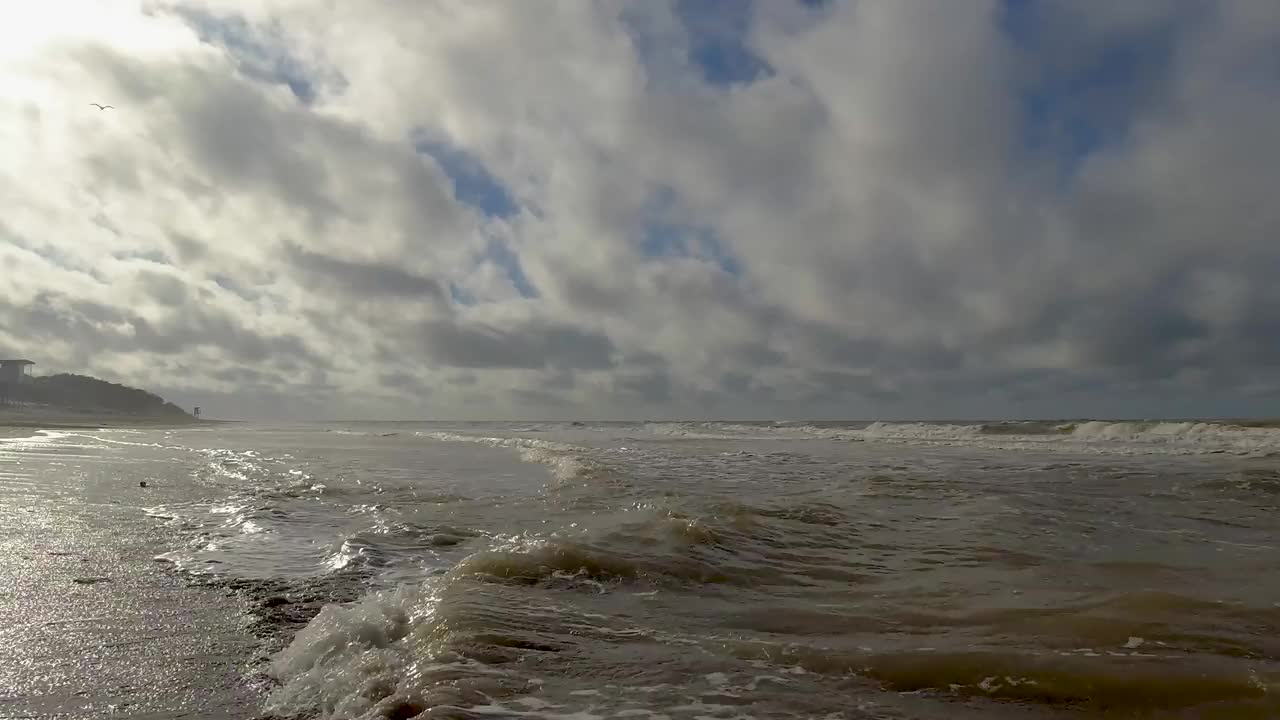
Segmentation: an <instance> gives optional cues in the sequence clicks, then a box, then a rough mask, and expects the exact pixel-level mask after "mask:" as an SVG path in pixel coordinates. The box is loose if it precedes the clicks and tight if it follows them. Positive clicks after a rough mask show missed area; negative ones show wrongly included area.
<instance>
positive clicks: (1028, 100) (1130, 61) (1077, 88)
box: [1001, 0, 1186, 177]
mask: <svg viewBox="0 0 1280 720" xmlns="http://www.w3.org/2000/svg"><path fill="white" fill-rule="evenodd" d="M1049 7H1050V6H1048V5H1047V4H1046V3H1044V2H1042V1H1041V0H1004V2H1003V4H1002V6H1001V9H1002V14H1001V28H1002V30H1003V31H1004V33H1005V34H1006V36H1007V37H1008V38H1009V41H1010V44H1011V45H1012V47H1013V50H1014V52H1015V53H1016V54H1017V55H1018V57H1019V59H1020V60H1021V62H1022V67H1023V68H1024V69H1025V70H1027V71H1028V77H1029V80H1028V81H1027V82H1026V83H1025V84H1024V86H1023V88H1022V90H1021V92H1020V93H1019V97H1018V100H1019V108H1020V113H1021V118H1020V120H1021V137H1022V142H1023V145H1024V147H1025V148H1026V149H1027V150H1029V151H1031V152H1033V153H1047V154H1048V155H1049V156H1050V157H1052V158H1053V161H1054V163H1055V164H1056V166H1057V169H1058V171H1059V173H1060V175H1061V176H1063V177H1071V176H1072V175H1074V173H1075V171H1076V169H1077V168H1078V167H1079V166H1080V164H1081V163H1082V162H1083V161H1084V160H1085V159H1086V158H1088V157H1089V156H1090V155H1092V154H1094V153H1096V152H1098V151H1100V150H1102V149H1104V148H1106V147H1108V146H1111V145H1114V144H1116V143H1119V142H1123V141H1124V139H1125V138H1127V137H1128V134H1129V131H1130V129H1131V128H1132V126H1133V123H1134V121H1135V120H1136V119H1137V116H1138V113H1139V111H1140V110H1141V109H1142V108H1146V107H1150V104H1151V102H1152V101H1153V100H1156V99H1158V98H1159V97H1160V96H1161V95H1162V93H1163V92H1164V90H1165V89H1166V87H1167V82H1168V79H1169V74H1170V72H1171V71H1170V67H1171V65H1172V62H1173V49H1174V47H1175V45H1176V40H1177V36H1178V33H1179V32H1180V31H1181V29H1182V25H1183V21H1185V20H1186V17H1181V18H1180V19H1179V22H1165V23H1154V24H1152V25H1151V26H1149V27H1144V28H1141V29H1136V30H1132V31H1130V32H1127V33H1125V34H1124V35H1123V36H1117V37H1114V38H1107V39H1104V40H1103V42H1105V44H1104V45H1103V46H1102V47H1101V49H1100V50H1099V51H1098V52H1095V53H1090V54H1088V55H1080V54H1074V53H1065V52H1064V53H1062V54H1060V55H1055V54H1054V53H1053V52H1046V51H1047V50H1051V48H1049V46H1050V44H1052V43H1055V42H1056V43H1061V44H1062V45H1061V46H1060V47H1066V48H1069V47H1070V42H1071V39H1070V37H1069V36H1065V35H1064V34H1063V33H1062V30H1061V28H1057V27H1055V26H1054V23H1053V22H1052V18H1051V15H1050V13H1049V12H1047V10H1048V8H1049Z"/></svg>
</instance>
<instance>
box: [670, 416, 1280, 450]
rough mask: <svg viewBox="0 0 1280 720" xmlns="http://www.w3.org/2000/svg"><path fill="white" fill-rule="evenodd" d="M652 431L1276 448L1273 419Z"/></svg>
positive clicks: (1054, 445)
mask: <svg viewBox="0 0 1280 720" xmlns="http://www.w3.org/2000/svg"><path fill="white" fill-rule="evenodd" d="M645 429H646V430H647V431H648V432H650V433H653V434H656V435H660V436H663V437H669V438H679V439H687V440H763V439H772V440H785V439H795V440H838V441H846V442H848V441H874V442H890V443H906V444H922V445H930V444H931V445H956V446H974V447H981V448H988V449H993V450H1030V449H1042V450H1049V451H1055V450H1063V451H1069V452H1070V451H1081V452H1091V453H1105V454H1111V453H1114V454H1174V455H1201V454H1223V453H1226V454H1236V455H1268V454H1272V453H1280V427H1276V426H1271V425H1267V424H1258V425H1247V424H1232V423H1223V422H1199V421H1187V422H1168V421H1118V422H1113V421H1100V420H1090V421H1078V422H1043V421H1041V422H997V423H971V424H955V423H911V422H880V421H877V422H870V423H845V424H831V425H814V424H791V423H788V424H779V423H761V424H740V423H716V422H702V423H649V424H646V426H645Z"/></svg>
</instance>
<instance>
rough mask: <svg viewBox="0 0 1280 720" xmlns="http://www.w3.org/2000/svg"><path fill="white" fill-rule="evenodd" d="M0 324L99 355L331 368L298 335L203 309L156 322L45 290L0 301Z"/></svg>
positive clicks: (191, 309)
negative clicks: (213, 354)
mask: <svg viewBox="0 0 1280 720" xmlns="http://www.w3.org/2000/svg"><path fill="white" fill-rule="evenodd" d="M0 320H2V321H3V324H4V326H5V328H6V329H7V330H8V331H9V332H11V333H13V334H14V335H16V336H18V337H21V338H24V339H28V340H31V339H38V340H41V341H45V342H48V341H55V342H65V343H70V344H72V345H74V346H75V347H76V348H78V349H80V350H81V351H82V352H84V353H90V354H95V355H101V354H104V353H122V354H127V353H132V352H138V351H141V352H150V353H155V354H158V355H174V354H178V353H182V352H185V351H188V350H191V349H193V348H196V347H208V348H213V349H217V350H221V351H222V352H224V353H225V354H226V355H227V356H228V357H229V358H231V359H233V360H236V361H240V362H249V363H262V362H266V361H269V360H280V361H284V362H288V361H297V360H305V361H306V362H308V363H309V364H311V365H314V366H318V367H324V366H325V365H326V364H327V361H326V360H325V359H324V358H322V357H320V356H318V355H317V354H316V353H314V352H313V351H312V350H311V349H310V348H308V347H307V345H306V344H305V343H304V342H303V341H302V340H301V339H300V338H298V337H297V336H295V335H290V334H279V335H259V334H257V333H255V332H252V331H250V330H248V329H246V328H245V327H243V326H242V325H241V324H240V323H238V322H236V321H235V320H234V319H233V318H232V317H230V316H229V315H227V314H225V313H222V312H219V311H216V310H213V309H210V308H202V307H200V306H192V307H187V308H185V309H180V312H176V313H171V314H168V315H167V316H166V317H164V318H163V319H162V320H160V321H156V322H153V321H151V320H148V319H146V318H144V317H142V316H140V315H137V314H134V313H132V312H129V311H128V310H124V309H120V308H115V307H111V306H107V305H103V304H101V303H98V302H94V301H90V300H80V299H76V298H72V297H70V296H67V295H65V294H62V293H57V292H43V293H40V294H39V295H37V296H36V297H35V298H33V299H32V300H31V301H30V302H28V303H22V304H14V303H8V302H4V301H0Z"/></svg>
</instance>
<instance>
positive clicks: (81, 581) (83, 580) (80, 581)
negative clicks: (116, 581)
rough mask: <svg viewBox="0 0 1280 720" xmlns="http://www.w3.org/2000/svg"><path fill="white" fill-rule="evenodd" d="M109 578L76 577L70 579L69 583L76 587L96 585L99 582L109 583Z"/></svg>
mask: <svg viewBox="0 0 1280 720" xmlns="http://www.w3.org/2000/svg"><path fill="white" fill-rule="evenodd" d="M110 580H111V578H109V577H78V578H72V579H71V582H73V583H76V584H77V585H97V584H98V583H100V582H110Z"/></svg>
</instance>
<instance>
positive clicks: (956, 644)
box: [0, 421, 1280, 720]
mask: <svg viewBox="0 0 1280 720" xmlns="http://www.w3.org/2000/svg"><path fill="white" fill-rule="evenodd" d="M0 476H3V477H0V479H3V478H4V477H7V478H9V479H10V480H12V479H13V478H17V477H21V478H22V479H23V481H22V482H23V483H25V484H26V485H38V484H39V483H41V482H43V481H42V480H41V479H42V478H45V479H48V478H53V477H55V476H57V477H61V478H66V477H80V478H86V479H87V480H86V482H87V481H88V479H92V480H94V481H95V482H99V483H100V484H101V483H108V484H115V485H113V486H118V487H119V488H120V491H119V492H120V494H121V495H120V496H121V497H125V496H126V495H127V497H129V498H136V505H137V507H136V508H135V507H132V506H129V507H127V508H126V510H125V511H127V512H128V513H132V514H134V515H136V516H137V521H138V522H140V523H145V524H146V525H147V527H150V528H152V529H153V531H154V532H153V533H152V534H150V535H148V537H149V538H150V539H148V540H147V542H148V543H150V545H148V547H149V548H152V549H151V550H149V551H148V553H149V554H150V553H154V557H153V558H151V562H153V563H154V564H155V566H156V567H159V568H161V569H162V571H163V572H164V573H166V574H168V575H171V576H173V577H176V578H179V579H180V580H181V581H182V582H183V583H188V584H191V585H193V586H200V587H205V588H221V589H222V590H223V591H225V592H230V593H236V594H238V595H239V596H241V597H243V598H245V599H246V601H245V604H244V608H245V610H244V613H245V615H246V623H247V627H250V628H251V629H252V630H253V633H254V636H255V637H256V638H258V642H259V643H260V645H258V646H257V647H256V648H246V649H245V655H244V658H243V665H242V667H243V675H244V677H243V680H244V682H245V683H251V684H253V686H254V688H255V692H258V693H259V695H260V698H261V707H260V712H261V713H262V714H263V716H264V717H276V718H343V719H346V718H368V719H372V718H388V719H403V718H412V717H419V718H431V719H435V720H438V719H441V718H546V719H548V720H596V719H605V718H633V719H635V720H682V719H686V718H687V719H690V720H692V719H703V718H712V719H718V720H729V719H738V718H822V719H835V718H851V719H852V718H921V719H926V718H927V719H934V718H938V719H946V720H955V719H957V718H997V719H999V718H1081V717H1107V718H1184V717H1185V718H1278V717H1280V429H1277V428H1275V427H1268V426H1248V425H1233V424H1227V423H1217V422H1158V421H1152V422H1089V421H1073V422H1035V423H1031V422H1016V423H882V422H875V423H867V422H860V423H805V422H760V423H731V422H653V423H596V422H574V423H305V424H289V425H284V424H281V425H266V424H238V423H237V424H220V425H205V426H198V427H190V428H181V429H144V430H121V429H114V430H105V429H104V430H62V431H46V432H41V433H39V434H37V435H36V436H35V437H32V438H26V439H11V440H7V441H4V442H3V443H0ZM13 482H16V481H13ZM143 482H145V483H147V488H141V487H140V483H143ZM11 484H12V483H11ZM26 485H24V487H25V486H26ZM55 501H56V500H53V499H50V500H48V502H55ZM112 502H114V500H113V501H112ZM130 502H133V501H130ZM126 505H129V503H126ZM122 512H124V511H122ZM122 517H123V516H122Z"/></svg>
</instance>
